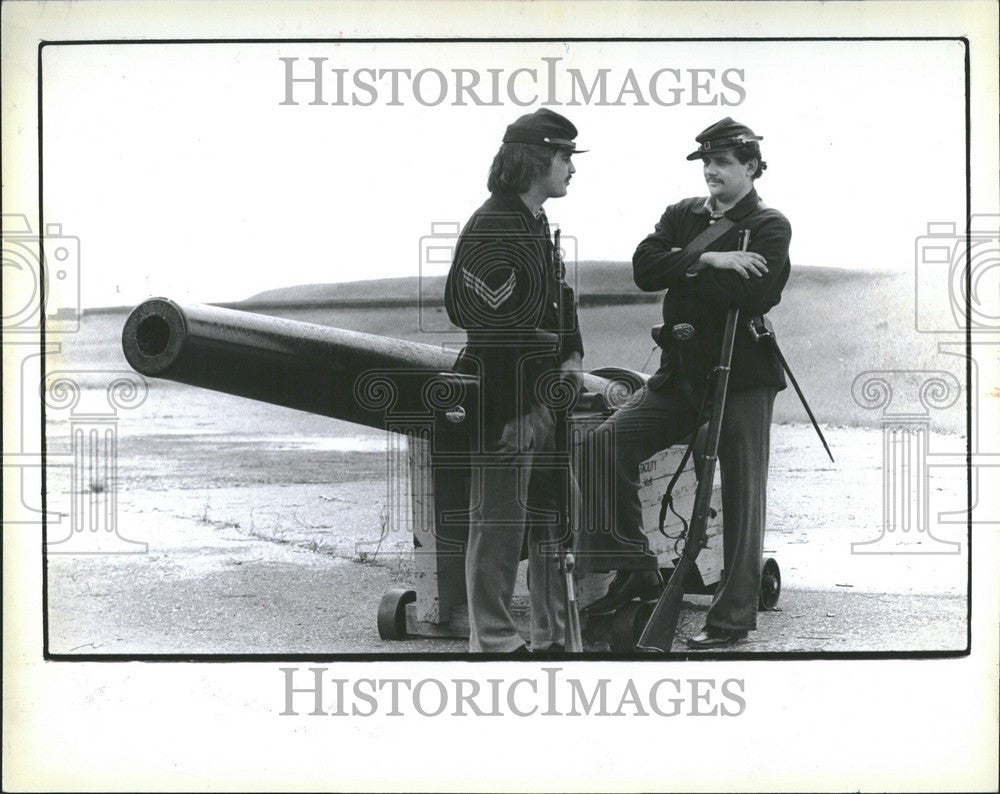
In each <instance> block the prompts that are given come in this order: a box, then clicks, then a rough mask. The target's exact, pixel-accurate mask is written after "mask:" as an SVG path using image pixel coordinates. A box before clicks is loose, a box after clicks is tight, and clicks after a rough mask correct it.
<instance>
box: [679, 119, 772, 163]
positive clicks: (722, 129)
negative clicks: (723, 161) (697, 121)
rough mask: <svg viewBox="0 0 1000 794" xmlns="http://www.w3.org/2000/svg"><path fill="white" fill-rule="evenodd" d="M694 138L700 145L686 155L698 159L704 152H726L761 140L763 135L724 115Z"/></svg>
mask: <svg viewBox="0 0 1000 794" xmlns="http://www.w3.org/2000/svg"><path fill="white" fill-rule="evenodd" d="M694 139H695V140H696V141H697V142H698V143H700V144H701V146H699V147H698V151H696V152H691V154H689V155H688V156H687V159H688V160H698V159H699V158H701V157H704V156H705V155H706V154H715V153H716V152H726V151H729V150H730V149H735V148H737V147H738V146H742V145H743V144H744V143H750V142H751V141H762V140H764V136H763V135H754V132H753V130H752V129H750V128H749V127H748V126H746V125H745V124H740V123H739V122H738V121H733V120H732V119H731V118H729V116H726V117H725V118H724V119H723V120H722V121H717V122H715V124H713V125H712V126H711V127H708V128H707V129H705V130H702V131H701V132H700V133H699V134H698V135H696V136H695V138H694Z"/></svg>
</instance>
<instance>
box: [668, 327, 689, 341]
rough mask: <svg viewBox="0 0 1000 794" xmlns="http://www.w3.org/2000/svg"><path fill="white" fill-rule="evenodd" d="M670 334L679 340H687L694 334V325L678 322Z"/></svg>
mask: <svg viewBox="0 0 1000 794" xmlns="http://www.w3.org/2000/svg"><path fill="white" fill-rule="evenodd" d="M670 335H671V336H672V337H673V338H674V339H676V340H677V341H678V342H686V341H687V340H688V339H690V338H691V337H692V336H694V326H693V325H691V323H677V324H676V325H675V326H674V327H673V328H671V329H670Z"/></svg>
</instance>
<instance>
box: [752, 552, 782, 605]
mask: <svg viewBox="0 0 1000 794" xmlns="http://www.w3.org/2000/svg"><path fill="white" fill-rule="evenodd" d="M780 595H781V569H780V568H779V567H778V562H777V560H775V559H774V557H768V558H767V559H766V560H764V566H763V567H762V568H761V572H760V598H759V599H758V601H757V608H758V609H759V610H760V611H762V612H766V611H768V610H771V609H774V608H775V607H776V606H777V604H778V597H779V596H780Z"/></svg>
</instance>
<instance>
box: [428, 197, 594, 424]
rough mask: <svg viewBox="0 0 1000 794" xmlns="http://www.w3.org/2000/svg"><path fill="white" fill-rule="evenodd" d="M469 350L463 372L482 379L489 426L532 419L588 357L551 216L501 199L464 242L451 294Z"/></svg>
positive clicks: (475, 221) (448, 300) (476, 217)
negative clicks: (536, 407) (561, 372)
mask: <svg viewBox="0 0 1000 794" xmlns="http://www.w3.org/2000/svg"><path fill="white" fill-rule="evenodd" d="M445 308H446V309H447V311H448V317H449V318H450V319H451V321H452V322H453V323H454V324H455V325H457V326H459V327H461V328H465V329H466V331H467V335H468V344H467V345H466V348H465V350H464V351H463V354H462V357H461V358H460V363H459V365H458V366H459V369H461V370H463V371H465V372H470V373H476V374H478V375H479V376H480V383H481V390H482V395H483V411H484V418H485V420H486V422H487V425H488V426H495V425H497V424H498V423H502V422H503V421H506V419H508V418H510V417H512V416H517V415H519V414H523V413H525V412H526V411H527V410H528V408H529V407H530V404H531V403H532V401H534V402H538V401H539V391H540V390H542V391H544V390H545V389H551V388H554V387H555V380H553V377H554V376H555V375H556V374H557V371H558V369H559V366H560V364H561V363H562V362H564V361H565V360H566V359H568V358H569V357H570V356H571V355H572V354H573V353H579V354H580V355H581V356H582V355H583V341H582V339H581V337H580V330H579V325H578V322H577V311H576V296H575V295H574V293H573V290H572V288H571V287H569V286H568V285H567V284H566V281H565V278H564V276H563V274H562V272H561V269H560V266H559V263H558V262H557V261H556V259H555V251H554V245H553V240H552V239H551V237H550V235H549V228H548V224H547V222H546V220H545V218H544V216H542V217H540V218H536V217H535V216H534V215H533V214H532V213H531V212H530V211H529V209H528V208H527V207H526V206H525V205H524V202H522V201H521V199H520V198H519V197H518V196H517V195H516V194H505V193H494V194H493V195H491V196H490V198H489V199H487V201H486V202H485V203H484V204H483V205H482V206H481V207H480V208H479V209H477V210H476V212H475V213H474V214H473V215H472V217H471V218H470V219H469V221H468V223H466V225H465V227H464V228H463V230H462V233H461V235H460V236H459V239H458V243H457V245H456V248H455V254H454V258H453V260H452V265H451V270H450V271H449V273H448V279H447V282H446V286H445Z"/></svg>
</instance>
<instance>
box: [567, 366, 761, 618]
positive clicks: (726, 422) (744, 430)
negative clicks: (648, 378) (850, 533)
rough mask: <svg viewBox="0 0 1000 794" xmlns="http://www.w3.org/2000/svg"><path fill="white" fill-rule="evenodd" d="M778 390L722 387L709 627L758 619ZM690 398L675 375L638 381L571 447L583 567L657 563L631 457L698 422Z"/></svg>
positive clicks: (673, 440) (638, 458)
mask: <svg viewBox="0 0 1000 794" xmlns="http://www.w3.org/2000/svg"><path fill="white" fill-rule="evenodd" d="M776 394H777V389H775V388H773V387H770V386H768V387H760V388H753V389H746V390H741V391H736V392H730V393H729V394H728V395H727V397H726V405H725V410H724V413H723V421H722V429H721V435H720V439H719V469H720V473H721V476H722V525H723V565H724V570H723V574H722V579H721V581H720V582H719V585H718V587H717V588H716V591H715V597H714V599H713V601H712V607H711V609H710V610H709V613H708V617H707V620H706V623H707V624H708V625H709V626H712V627H714V628H719V629H727V630H731V631H748V630H751V629H754V628H756V626H757V599H758V593H759V589H760V566H761V555H762V552H763V542H764V529H765V524H766V508H767V469H768V464H769V459H770V446H771V443H770V433H771V416H772V411H773V407H774V398H775V396H776ZM698 399H699V398H697V397H696V396H695V395H694V393H693V392H692V391H691V390H690V389H683V388H680V386H679V385H678V384H676V383H675V382H673V381H668V382H667V383H666V384H664V385H663V386H662V387H661V388H659V389H656V390H650V389H647V388H645V387H643V388H642V389H640V390H639V391H637V392H636V393H635V394H634V395H633V396H632V398H631V399H630V400H629V401H628V402H627V403H626V404H625V405H623V406H622V407H621V408H619V409H618V411H616V412H615V414H614V415H612V416H611V417H610V418H609V419H608V420H607V421H606V422H604V424H602V425H601V426H600V427H599V428H597V430H596V431H595V432H593V433H591V434H588V435H587V437H586V438H585V439H584V440H583V442H582V445H581V446H582V449H581V450H579V453H580V454H579V455H578V459H579V460H580V464H579V467H578V468H579V470H580V488H581V491H582V495H581V498H582V508H581V518H580V519H579V520H578V521H577V522H575V523H576V527H577V531H576V548H577V565H578V568H579V569H580V570H581V571H584V572H588V571H590V572H593V571H609V570H656V569H657V568H659V563H658V562H657V559H656V557H655V555H653V554H652V553H651V552H650V551H649V548H648V544H647V542H646V537H645V535H644V534H643V527H642V508H641V505H640V503H639V495H638V488H639V464H640V463H641V462H642V461H644V460H646V459H647V458H648V457H650V456H651V455H653V454H654V453H656V452H659V451H660V450H662V449H665V448H666V447H669V446H672V445H674V444H677V443H680V442H682V441H684V440H686V439H687V438H688V437H689V436H690V435H691V433H693V432H694V431H695V430H696V429H697V428H696V425H697V423H698V422H697V414H698V408H699V405H698ZM603 467H606V468H607V471H606V474H605V476H602V474H601V470H602V468H603Z"/></svg>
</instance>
